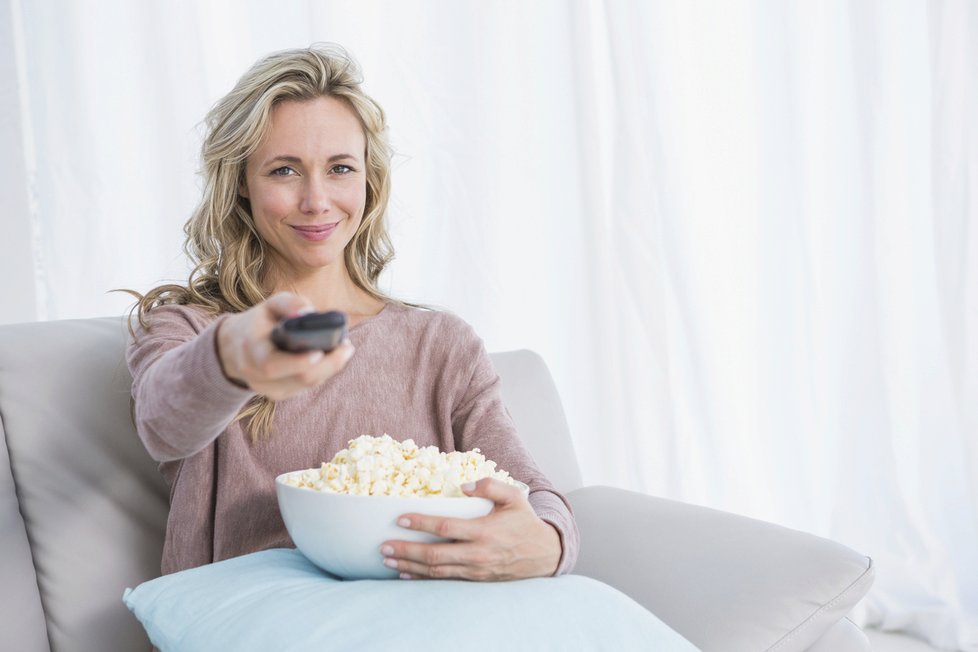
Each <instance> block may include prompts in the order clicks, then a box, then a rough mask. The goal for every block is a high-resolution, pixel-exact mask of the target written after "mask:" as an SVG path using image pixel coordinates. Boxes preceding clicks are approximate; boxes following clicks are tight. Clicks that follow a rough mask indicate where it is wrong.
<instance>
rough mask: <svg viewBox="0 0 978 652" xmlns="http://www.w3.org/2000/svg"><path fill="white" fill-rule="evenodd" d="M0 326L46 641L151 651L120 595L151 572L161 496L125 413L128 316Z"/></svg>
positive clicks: (8, 422)
mask: <svg viewBox="0 0 978 652" xmlns="http://www.w3.org/2000/svg"><path fill="white" fill-rule="evenodd" d="M0 333H2V336H0V415H2V418H3V427H4V432H5V434H6V443H7V447H8V449H9V452H10V461H11V467H12V470H13V479H14V481H15V482H16V491H17V497H18V499H19V506H20V511H21V513H22V514H23V519H24V524H25V526H26V531H27V535H28V539H29V541H30V543H31V554H32V557H33V561H34V568H35V569H36V573H37V586H38V587H39V588H40V595H41V602H42V603H43V605H44V615H45V617H46V618H47V631H48V636H49V638H50V643H51V648H52V649H54V650H79V651H86V650H92V651H93V652H94V651H104V650H140V649H143V650H147V649H148V648H149V642H148V641H147V640H146V636H145V634H144V633H143V631H142V628H141V627H140V626H139V623H138V622H136V620H135V619H134V618H133V617H132V615H131V614H130V613H129V612H127V611H126V609H125V608H124V607H123V606H122V605H120V604H119V595H120V594H121V592H122V590H123V589H124V588H125V587H126V586H133V585H134V584H136V583H139V582H142V581H143V580H146V579H148V578H150V577H155V576H156V575H158V574H159V568H160V558H161V556H162V545H163V531H164V526H165V523H166V513H167V505H168V493H167V489H166V485H165V483H164V482H163V480H162V478H161V476H160V474H159V471H158V470H157V467H156V464H155V463H154V462H153V461H152V460H151V459H150V458H149V456H148V455H147V454H146V451H145V449H144V448H143V445H142V443H141V442H140V441H139V439H138V437H137V436H136V432H135V428H134V427H133V424H132V420H131V419H130V416H129V395H130V394H129V392H130V389H129V387H130V383H131V380H130V376H129V371H128V369H127V367H126V361H125V357H124V354H125V346H126V338H127V337H128V333H127V329H126V326H125V321H124V320H122V319H120V318H117V317H116V318H109V319H82V320H70V321H57V322H43V323H33V324H16V325H10V326H4V327H3V328H2V331H0ZM4 578H5V579H6V576H4ZM29 599H30V597H29V594H25V600H29ZM23 649H38V648H23Z"/></svg>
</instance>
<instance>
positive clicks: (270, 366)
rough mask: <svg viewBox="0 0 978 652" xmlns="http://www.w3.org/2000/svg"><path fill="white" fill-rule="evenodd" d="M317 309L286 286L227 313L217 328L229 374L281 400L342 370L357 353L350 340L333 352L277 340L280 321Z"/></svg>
mask: <svg viewBox="0 0 978 652" xmlns="http://www.w3.org/2000/svg"><path fill="white" fill-rule="evenodd" d="M312 310H314V308H313V306H312V305H311V304H310V303H309V301H307V300H306V299H304V298H302V297H300V296H298V295H296V294H290V293H288V292H280V293H278V294H275V295H273V296H271V297H269V298H268V299H266V300H265V301H263V302H262V303H259V304H258V305H257V306H255V307H253V308H251V309H249V310H246V311H245V312H240V313H236V314H233V315H231V316H230V317H228V318H226V319H225V320H224V321H223V322H222V323H221V325H220V327H219V328H218V331H217V353H218V358H219V359H220V361H221V368H222V369H223V370H224V375H225V376H227V377H228V378H229V379H230V380H231V381H233V382H236V383H238V384H241V385H246V386H248V387H249V388H250V389H252V390H253V391H255V392H257V393H258V394H261V395H263V396H267V397H268V398H270V399H272V400H273V401H280V400H282V399H286V398H289V397H290V396H294V395H295V394H298V393H300V392H302V391H304V390H306V389H309V388H310V387H315V386H316V385H319V384H320V383H322V382H324V381H325V380H326V379H328V378H330V377H331V376H333V375H335V374H336V373H338V372H339V371H340V370H341V369H342V368H343V367H344V366H345V365H346V363H347V362H348V361H349V360H350V357H351V356H352V355H353V351H354V349H353V345H352V344H351V343H350V341H349V340H345V341H344V342H343V343H342V344H340V345H339V346H338V347H336V348H335V349H333V350H332V351H330V352H329V353H323V352H322V351H310V352H307V353H287V352H285V351H279V350H278V349H277V348H276V347H275V345H274V344H273V343H272V329H273V328H274V327H275V325H276V324H277V323H278V322H279V321H281V320H282V319H284V318H286V317H293V316H295V315H297V314H302V313H306V312H311V311H312Z"/></svg>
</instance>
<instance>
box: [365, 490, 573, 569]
mask: <svg viewBox="0 0 978 652" xmlns="http://www.w3.org/2000/svg"><path fill="white" fill-rule="evenodd" d="M466 493H468V494H469V495H474V494H476V493H482V494H483V495H484V496H486V497H490V496H491V497H493V498H494V499H495V501H496V502H495V507H494V508H493V511H492V512H490V513H489V514H487V515H486V516H483V517H481V518H473V519H456V518H446V517H440V516H428V515H424V514H405V515H404V516H402V517H401V518H400V519H399V520H398V525H400V526H402V527H405V528H408V529H412V530H419V531H423V532H428V533H431V534H434V535H436V536H440V537H444V538H446V539H449V540H450V541H449V542H447V543H419V542H411V541H385V542H384V543H383V544H382V545H381V547H380V552H381V554H382V555H384V562H383V563H384V565H386V566H387V567H388V568H393V569H396V570H397V571H398V573H399V575H400V576H401V577H402V578H404V579H411V578H419V577H430V578H447V577H455V578H461V579H469V580H502V579H516V578H522V577H539V576H546V575H551V574H553V573H554V572H555V570H556V568H557V565H558V563H559V561H560V555H561V541H560V535H559V534H558V532H557V530H556V529H555V528H554V527H553V526H552V525H550V524H548V523H546V522H545V521H543V520H541V519H540V518H539V517H538V516H537V515H536V514H535V513H534V511H533V508H532V507H531V506H530V504H529V502H528V501H527V500H526V498H524V496H523V493H522V492H521V491H520V490H519V489H518V488H516V487H512V486H510V485H507V484H505V483H503V482H499V481H498V480H484V481H480V482H479V483H478V484H477V485H476V487H472V488H470V489H469V490H468V491H466ZM514 493H515V495H514Z"/></svg>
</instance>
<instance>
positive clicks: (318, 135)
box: [255, 97, 366, 161]
mask: <svg viewBox="0 0 978 652" xmlns="http://www.w3.org/2000/svg"><path fill="white" fill-rule="evenodd" d="M365 147H366V137H365V136H364V133H363V127H362V126H361V124H360V120H359V119H358V118H357V115H356V114H355V113H354V112H353V109H351V108H350V106H349V105H348V104H347V103H346V102H344V101H343V100H340V99H337V98H334V97H317V98H315V99H312V100H301V101H300V100H284V101H282V102H279V103H278V104H276V105H275V107H274V108H273V109H272V113H271V120H270V122H269V126H268V130H267V131H266V133H265V136H264V138H262V142H261V144H260V145H259V147H258V149H257V150H256V152H255V154H256V155H257V158H259V159H266V158H269V157H272V158H274V157H291V158H297V159H300V160H307V159H308V160H323V161H326V160H329V159H333V158H336V157H337V156H340V155H348V156H353V157H355V158H358V159H360V158H362V157H363V154H364V149H365Z"/></svg>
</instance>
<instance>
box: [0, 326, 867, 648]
mask: <svg viewBox="0 0 978 652" xmlns="http://www.w3.org/2000/svg"><path fill="white" fill-rule="evenodd" d="M127 338H128V331H127V327H126V321H125V319H124V318H121V317H110V318H99V319H81V320H66V321H54V322H39V323H25V324H13V325H5V326H0V433H2V439H3V443H4V445H3V446H2V447H0V578H2V582H0V649H3V650H17V651H20V652H40V651H47V650H53V651H55V652H74V651H78V652H86V651H92V652H96V651H97V652H107V651H115V650H148V649H150V644H149V641H148V639H147V638H146V635H145V633H144V632H143V629H142V627H141V625H140V624H139V622H138V621H137V620H136V619H135V618H134V617H133V615H132V614H131V613H130V612H129V611H128V610H127V609H126V607H125V606H124V605H123V603H122V600H121V597H122V594H123V591H124V589H125V588H126V587H135V586H137V585H138V584H140V583H141V582H143V581H145V580H148V579H151V578H154V577H156V576H158V575H159V561H160V556H161V549H162V541H163V533H164V526H165V523H166V516H167V503H168V490H167V487H166V486H165V484H164V482H163V480H162V479H161V477H160V475H159V473H158V472H157V468H156V464H155V463H154V462H153V461H152V460H151V459H150V458H149V456H148V455H147V454H146V452H145V451H144V449H143V448H142V444H141V443H140V441H139V439H138V438H137V436H136V433H135V430H134V427H133V424H132V420H131V416H130V382H131V379H130V376H129V372H128V370H127V368H126V363H125V358H124V352H125V346H126V341H127ZM492 358H493V362H494V364H495V365H496V368H497V371H498V373H499V375H500V377H501V379H502V386H503V393H504V399H505V401H506V404H507V408H508V409H509V410H510V412H511V414H512V416H513V418H514V420H515V422H516V424H517V426H518V428H519V431H520V433H521V436H522V437H524V438H525V441H526V444H527V446H528V448H529V449H530V451H531V453H532V454H533V456H534V458H535V459H536V461H537V463H538V464H539V465H540V466H541V468H542V469H543V470H544V471H545V472H546V473H547V474H548V476H549V477H550V478H551V480H552V481H553V482H554V484H555V485H556V486H557V488H558V489H560V490H561V491H563V492H565V494H566V495H567V496H568V498H569V500H570V502H571V503H572V506H573V509H574V512H575V514H576V518H577V520H578V524H579V527H580V531H581V553H580V558H579V562H578V565H577V567H576V569H575V573H577V574H580V575H585V576H589V577H591V578H595V579H597V580H600V581H602V582H604V583H606V584H609V585H611V586H613V587H615V588H617V589H618V590H619V591H621V592H624V593H625V594H627V595H628V596H630V597H631V598H632V599H634V600H635V601H637V602H638V603H640V604H641V605H643V606H644V607H645V608H647V609H648V610H650V611H651V612H652V613H654V614H655V615H656V616H657V617H658V618H659V619H661V620H662V621H663V622H665V623H666V624H668V625H669V626H670V627H671V628H672V629H674V630H676V631H677V632H679V633H680V634H682V635H683V636H685V637H686V638H687V639H688V640H689V641H690V642H692V643H693V644H694V645H696V646H697V647H698V648H699V649H701V650H705V651H717V652H741V651H743V652H760V651H761V650H772V651H773V650H777V651H780V652H795V651H799V652H800V651H802V650H808V651H810V652H829V651H831V652H856V651H859V650H869V649H870V647H869V643H868V641H867V639H866V637H865V635H864V634H863V632H862V631H861V630H860V629H859V628H858V627H857V626H856V625H854V624H853V622H852V621H850V620H849V619H848V618H847V614H848V613H849V612H850V611H851V610H852V608H853V607H854V605H855V604H856V603H857V602H858V601H859V600H860V599H861V598H862V597H863V596H864V595H865V593H866V592H867V590H868V589H869V587H870V585H871V584H872V581H873V574H874V567H873V564H872V562H871V560H870V559H869V558H868V557H866V556H864V555H862V554H860V553H858V552H856V551H853V550H851V549H849V548H847V547H845V546H842V545H840V544H838V543H835V542H833V541H829V540H826V539H823V538H820V537H817V536H814V535H811V534H807V533H804V532H799V531H795V530H791V529H787V528H784V527H780V526H778V525H775V524H771V523H766V522H762V521H758V520H754V519H750V518H746V517H743V516H739V515H735V514H730V513H725V512H721V511H717V510H713V509H709V508H706V507H701V506H696V505H690V504H684V503H681V502H677V501H673V500H667V499H663V498H658V497H654V496H648V495H644V494H639V493H635V492H630V491H625V490H622V489H616V488H612V487H604V486H584V485H583V483H582V480H581V474H580V471H579V467H578V463H577V460H576V458H575V455H574V450H573V446H572V440H571V438H570V434H569V432H568V427H567V423H566V420H565V418H564V414H563V411H562V407H561V403H560V399H559V397H558V395H557V392H556V389H555V387H554V384H553V381H552V379H551V377H550V374H549V372H548V370H547V367H546V365H545V363H544V361H543V360H542V359H541V358H540V357H539V356H537V355H536V354H534V353H532V352H529V351H515V352H505V353H495V354H493V355H492Z"/></svg>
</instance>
